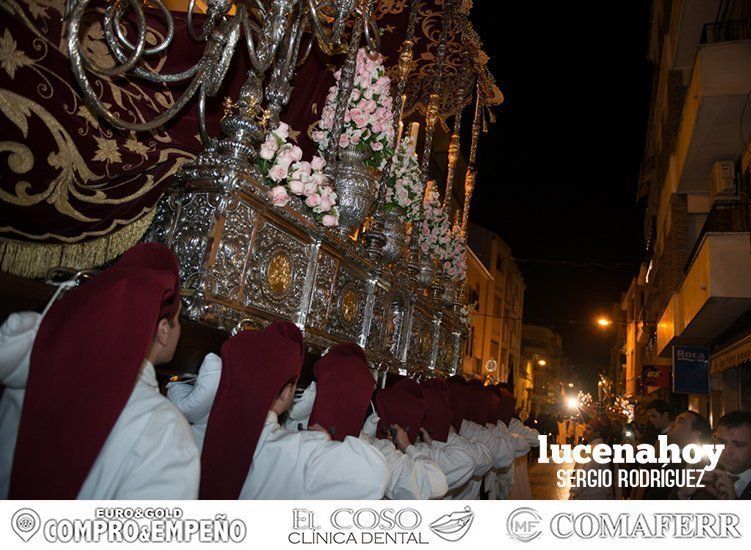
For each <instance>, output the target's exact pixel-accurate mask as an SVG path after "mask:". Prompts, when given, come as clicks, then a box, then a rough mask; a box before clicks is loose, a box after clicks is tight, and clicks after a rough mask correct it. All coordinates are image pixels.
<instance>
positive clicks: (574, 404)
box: [566, 397, 579, 409]
mask: <svg viewBox="0 0 751 550" xmlns="http://www.w3.org/2000/svg"><path fill="white" fill-rule="evenodd" d="M566 405H567V406H568V408H569V409H578V408H579V400H578V399H577V398H576V397H569V398H567V399H566Z"/></svg>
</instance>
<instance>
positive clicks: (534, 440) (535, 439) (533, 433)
mask: <svg viewBox="0 0 751 550" xmlns="http://www.w3.org/2000/svg"><path fill="white" fill-rule="evenodd" d="M508 429H509V431H510V432H511V433H514V434H517V435H519V436H520V437H523V438H524V439H525V440H526V441H527V443H528V444H529V446H530V447H539V446H540V440H539V435H540V432H538V431H537V430H535V429H534V428H529V427H527V426H525V425H524V424H522V423H521V421H520V420H519V419H518V418H512V419H511V422H509V425H508Z"/></svg>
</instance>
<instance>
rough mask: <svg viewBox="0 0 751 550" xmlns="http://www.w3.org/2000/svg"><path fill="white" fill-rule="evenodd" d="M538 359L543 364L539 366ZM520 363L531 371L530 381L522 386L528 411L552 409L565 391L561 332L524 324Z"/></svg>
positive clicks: (558, 402)
mask: <svg viewBox="0 0 751 550" xmlns="http://www.w3.org/2000/svg"><path fill="white" fill-rule="evenodd" d="M541 360H542V361H544V362H545V364H544V365H540V361H541ZM522 362H523V363H524V365H525V368H526V369H528V370H529V371H531V373H530V374H531V378H532V383H531V385H530V386H525V387H526V389H527V391H528V395H529V410H530V411H533V412H535V413H536V414H538V415H539V414H541V413H545V412H549V413H552V412H554V411H555V409H557V408H558V407H559V405H560V402H561V398H562V395H563V393H565V390H566V388H565V383H566V380H564V378H565V371H564V366H563V343H562V340H561V337H560V335H558V334H557V333H556V332H555V331H554V330H552V329H550V328H548V327H542V326H537V325H524V326H523V327H522ZM517 399H518V397H517Z"/></svg>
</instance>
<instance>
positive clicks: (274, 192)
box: [269, 185, 289, 206]
mask: <svg viewBox="0 0 751 550" xmlns="http://www.w3.org/2000/svg"><path fill="white" fill-rule="evenodd" d="M269 195H270V197H271V201H272V202H273V203H274V206H286V205H287V203H288V202H289V195H288V194H287V189H285V188H284V186H283V185H277V186H276V187H272V188H271V190H270V191H269Z"/></svg>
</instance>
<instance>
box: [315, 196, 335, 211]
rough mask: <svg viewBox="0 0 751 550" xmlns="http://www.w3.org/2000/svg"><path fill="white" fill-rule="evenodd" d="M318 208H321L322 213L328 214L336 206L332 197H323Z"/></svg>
mask: <svg viewBox="0 0 751 550" xmlns="http://www.w3.org/2000/svg"><path fill="white" fill-rule="evenodd" d="M318 206H319V207H320V208H321V212H328V211H329V210H331V207H332V206H334V203H333V201H332V200H331V196H330V195H322V196H321V201H320V203H319V205H318Z"/></svg>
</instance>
